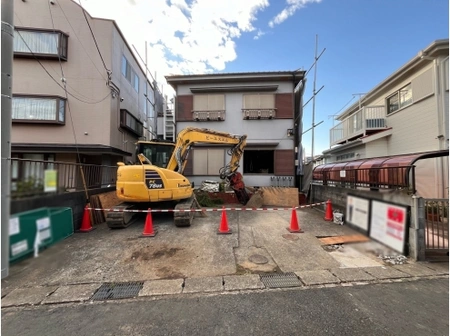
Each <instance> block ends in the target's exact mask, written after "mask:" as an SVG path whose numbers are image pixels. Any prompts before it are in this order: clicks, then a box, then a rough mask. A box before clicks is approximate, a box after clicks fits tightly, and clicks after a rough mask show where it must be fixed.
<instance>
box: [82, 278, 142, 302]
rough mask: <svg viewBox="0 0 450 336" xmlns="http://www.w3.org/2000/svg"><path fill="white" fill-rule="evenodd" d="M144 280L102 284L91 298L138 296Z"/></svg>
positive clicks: (104, 298) (111, 298) (110, 298)
mask: <svg viewBox="0 0 450 336" xmlns="http://www.w3.org/2000/svg"><path fill="white" fill-rule="evenodd" d="M143 285H144V283H143V282H122V283H106V284H103V285H101V286H100V288H99V289H97V291H96V292H95V293H94V295H93V296H92V298H91V300H113V299H127V298H133V297H136V296H137V295H138V294H139V291H140V290H141V289H142V287H143Z"/></svg>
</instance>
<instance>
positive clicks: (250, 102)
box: [243, 94, 275, 109]
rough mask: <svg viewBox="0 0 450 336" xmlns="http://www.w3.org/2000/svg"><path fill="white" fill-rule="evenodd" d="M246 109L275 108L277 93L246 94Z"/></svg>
mask: <svg viewBox="0 0 450 336" xmlns="http://www.w3.org/2000/svg"><path fill="white" fill-rule="evenodd" d="M243 104H244V109H274V108H275V95H273V94H249V95H244V101H243Z"/></svg>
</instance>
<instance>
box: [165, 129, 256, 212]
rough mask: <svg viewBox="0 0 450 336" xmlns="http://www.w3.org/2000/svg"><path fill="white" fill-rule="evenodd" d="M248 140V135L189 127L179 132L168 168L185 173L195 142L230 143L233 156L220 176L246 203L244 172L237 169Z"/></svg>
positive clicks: (242, 201)
mask: <svg viewBox="0 0 450 336" xmlns="http://www.w3.org/2000/svg"><path fill="white" fill-rule="evenodd" d="M246 140H247V136H246V135H234V134H230V133H226V132H220V131H214V130H210V129H206V128H194V127H187V128H185V129H183V130H182V131H181V132H180V133H179V134H178V137H177V141H176V144H175V149H174V151H173V153H172V156H171V158H170V160H169V162H168V164H167V169H170V170H173V171H177V172H178V173H180V174H183V171H184V168H185V166H186V162H187V158H188V156H189V151H190V149H191V146H193V145H195V144H200V143H205V144H219V145H230V146H231V148H230V149H229V150H228V154H229V155H230V156H231V160H230V162H229V163H228V164H226V165H225V166H224V167H222V168H221V169H220V171H219V176H220V178H221V179H225V180H227V181H228V182H229V183H230V187H231V188H232V189H233V190H234V192H235V194H236V196H237V198H238V200H239V202H241V203H242V204H246V203H247V202H248V200H249V196H248V194H247V192H246V190H245V185H244V182H243V181H242V174H241V173H239V172H238V171H237V169H238V168H239V161H240V159H241V157H242V154H243V153H244V147H245V145H246Z"/></svg>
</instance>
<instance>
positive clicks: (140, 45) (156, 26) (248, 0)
mask: <svg viewBox="0 0 450 336" xmlns="http://www.w3.org/2000/svg"><path fill="white" fill-rule="evenodd" d="M82 5H83V6H84V7H85V8H86V10H87V11H88V12H89V13H90V14H91V15H92V16H94V17H103V18H108V19H112V20H115V21H116V22H117V24H118V26H119V28H120V30H121V31H122V33H123V34H124V35H125V38H126V39H127V41H128V43H129V44H130V45H134V46H135V47H136V49H137V50H138V52H139V54H140V55H141V57H142V58H145V44H146V42H147V43H148V46H147V54H148V67H149V69H151V71H152V73H153V74H154V73H155V71H156V72H157V76H158V78H157V79H158V82H163V83H165V80H164V79H163V76H164V75H169V74H189V73H207V72H212V71H216V72H217V71H221V70H223V69H225V65H226V63H227V62H231V61H233V60H234V59H236V57H237V56H236V51H235V48H236V46H235V41H236V39H238V38H239V37H240V36H241V35H242V34H243V33H248V32H252V31H254V30H255V27H254V26H253V24H254V22H255V21H256V16H257V14H258V12H259V11H262V10H264V9H265V8H266V7H268V6H269V2H268V0H228V1H222V0H152V1H146V0H128V1H123V0H109V1H108V2H107V3H106V2H105V1H104V0H83V1H82ZM258 34H259V33H258ZM257 36H258V35H257ZM133 51H134V50H133Z"/></svg>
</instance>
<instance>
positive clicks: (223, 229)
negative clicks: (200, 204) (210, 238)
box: [217, 207, 231, 234]
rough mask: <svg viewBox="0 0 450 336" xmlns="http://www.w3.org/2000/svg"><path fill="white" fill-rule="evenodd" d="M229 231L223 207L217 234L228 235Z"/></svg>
mask: <svg viewBox="0 0 450 336" xmlns="http://www.w3.org/2000/svg"><path fill="white" fill-rule="evenodd" d="M230 233H231V229H230V228H229V227H228V219H227V213H226V210H225V207H223V208H222V217H221V219H220V226H219V231H217V234H230Z"/></svg>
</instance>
